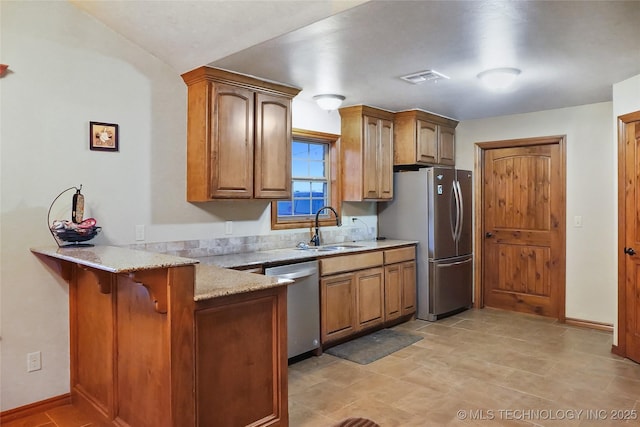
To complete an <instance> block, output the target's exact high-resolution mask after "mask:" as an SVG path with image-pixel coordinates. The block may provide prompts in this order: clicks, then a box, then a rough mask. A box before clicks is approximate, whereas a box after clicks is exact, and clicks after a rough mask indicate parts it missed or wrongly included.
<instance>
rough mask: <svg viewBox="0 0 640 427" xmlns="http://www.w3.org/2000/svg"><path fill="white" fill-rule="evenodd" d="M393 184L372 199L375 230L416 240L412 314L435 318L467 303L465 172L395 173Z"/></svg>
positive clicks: (469, 265)
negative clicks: (380, 199)
mask: <svg viewBox="0 0 640 427" xmlns="http://www.w3.org/2000/svg"><path fill="white" fill-rule="evenodd" d="M393 185H394V189H393V200H392V201H390V202H384V203H378V233H379V236H384V237H387V238H393V239H406V240H417V241H418V242H419V244H418V247H417V257H416V263H417V271H418V272H417V274H418V281H417V287H418V289H417V299H418V301H417V303H418V306H417V314H416V317H417V318H418V319H423V320H429V321H435V320H437V319H439V318H442V317H445V316H447V315H450V314H453V313H456V312H459V311H462V310H464V309H466V308H469V307H471V305H472V293H473V291H472V288H473V286H472V284H473V254H472V243H471V240H472V239H471V230H472V224H471V212H472V210H471V192H472V189H473V185H472V176H471V171H465V170H456V169H450V168H441V167H432V168H423V169H418V170H415V171H403V172H396V173H395V174H394V184H393Z"/></svg>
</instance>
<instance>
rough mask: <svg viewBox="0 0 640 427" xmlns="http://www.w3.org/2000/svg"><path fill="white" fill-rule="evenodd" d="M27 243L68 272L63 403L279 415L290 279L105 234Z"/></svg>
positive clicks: (238, 419) (130, 410)
mask: <svg viewBox="0 0 640 427" xmlns="http://www.w3.org/2000/svg"><path fill="white" fill-rule="evenodd" d="M31 251H32V252H33V253H34V254H36V255H37V256H38V257H39V258H40V259H41V260H42V261H43V262H44V263H45V264H46V265H48V266H49V267H50V268H52V269H53V270H54V271H55V272H56V273H57V274H59V275H60V276H61V277H62V278H63V279H64V280H65V281H67V282H68V283H69V324H70V361H71V370H70V380H71V384H70V389H71V399H72V402H73V403H74V405H75V404H77V405H80V406H82V407H85V408H88V409H89V410H91V411H95V412H97V413H99V414H100V416H101V417H102V418H103V419H104V420H105V422H106V423H107V424H110V425H116V426H130V427H165V426H166V427H190V426H200V427H205V426H207V427H209V426H246V425H251V426H287V425H288V411H287V349H286V345H287V336H286V335H287V331H286V312H287V310H286V301H287V298H286V289H287V286H286V285H287V284H288V283H290V281H288V280H282V279H278V278H275V277H266V276H261V275H257V274H251V273H245V272H241V271H234V270H227V269H224V268H219V267H215V266H212V265H200V264H198V261H197V260H194V259H188V258H180V257H175V256H169V255H163V254H156V253H150V252H144V251H138V250H132V249H126V248H119V247H112V246H96V247H89V248H57V247H46V248H32V249H31Z"/></svg>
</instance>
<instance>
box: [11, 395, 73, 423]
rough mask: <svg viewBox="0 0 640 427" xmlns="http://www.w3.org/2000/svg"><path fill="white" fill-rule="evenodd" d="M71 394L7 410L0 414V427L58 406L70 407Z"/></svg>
mask: <svg viewBox="0 0 640 427" xmlns="http://www.w3.org/2000/svg"><path fill="white" fill-rule="evenodd" d="M70 404H71V394H70V393H67V394H61V395H60V396H55V397H52V398H49V399H45V400H41V401H39V402H34V403H30V404H28V405H24V406H20V407H18V408H14V409H9V410H7V411H3V412H0V425H2V424H4V423H7V422H9V421H15V420H18V419H21V418H26V417H28V416H30V415H33V414H37V413H40V412H44V411H47V410H49V409H53V408H56V407H58V406H64V405H70Z"/></svg>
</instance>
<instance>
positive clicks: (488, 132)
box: [456, 102, 617, 323]
mask: <svg viewBox="0 0 640 427" xmlns="http://www.w3.org/2000/svg"><path fill="white" fill-rule="evenodd" d="M612 107H613V106H612V103H611V102H604V103H599V104H591V105H583V106H579V107H572V108H564V109H558V110H549V111H541V112H536V113H530V114H519V115H512V116H503V117H495V118H490V119H483V120H471V121H463V122H461V123H460V124H459V125H458V127H457V128H456V150H457V154H456V164H457V165H458V167H460V168H469V169H473V165H474V155H475V154H474V153H475V147H474V144H475V143H477V142H485V141H498V140H505V139H515V138H529V137H537V136H550V135H566V149H567V151H566V153H567V159H566V165H567V176H566V180H567V188H566V195H567V220H566V231H567V248H566V267H567V270H566V286H567V295H566V316H567V317H569V318H575V319H582V320H589V321H595V322H604V323H614V322H615V320H616V315H617V314H616V313H617V302H616V286H617V265H616V262H617V261H616V256H615V253H616V245H617V219H616V215H615V209H614V208H615V205H616V203H617V194H616V191H615V176H616V173H617V172H616V166H615V160H614V153H615V150H614V149H613V148H612V146H615V142H614V141H613V140H612V137H611V135H612V132H613V129H612V128H613V123H612V121H611V114H612ZM576 215H580V216H582V220H583V226H582V227H581V228H576V227H574V226H573V218H574V216H576Z"/></svg>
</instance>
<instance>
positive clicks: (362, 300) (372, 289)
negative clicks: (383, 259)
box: [355, 267, 384, 330]
mask: <svg viewBox="0 0 640 427" xmlns="http://www.w3.org/2000/svg"><path fill="white" fill-rule="evenodd" d="M355 280H356V304H357V309H356V313H358V330H364V329H368V328H374V327H376V326H379V325H382V323H383V322H384V269H383V268H382V267H378V268H370V269H368V270H363V271H359V272H357V273H356V274H355Z"/></svg>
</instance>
